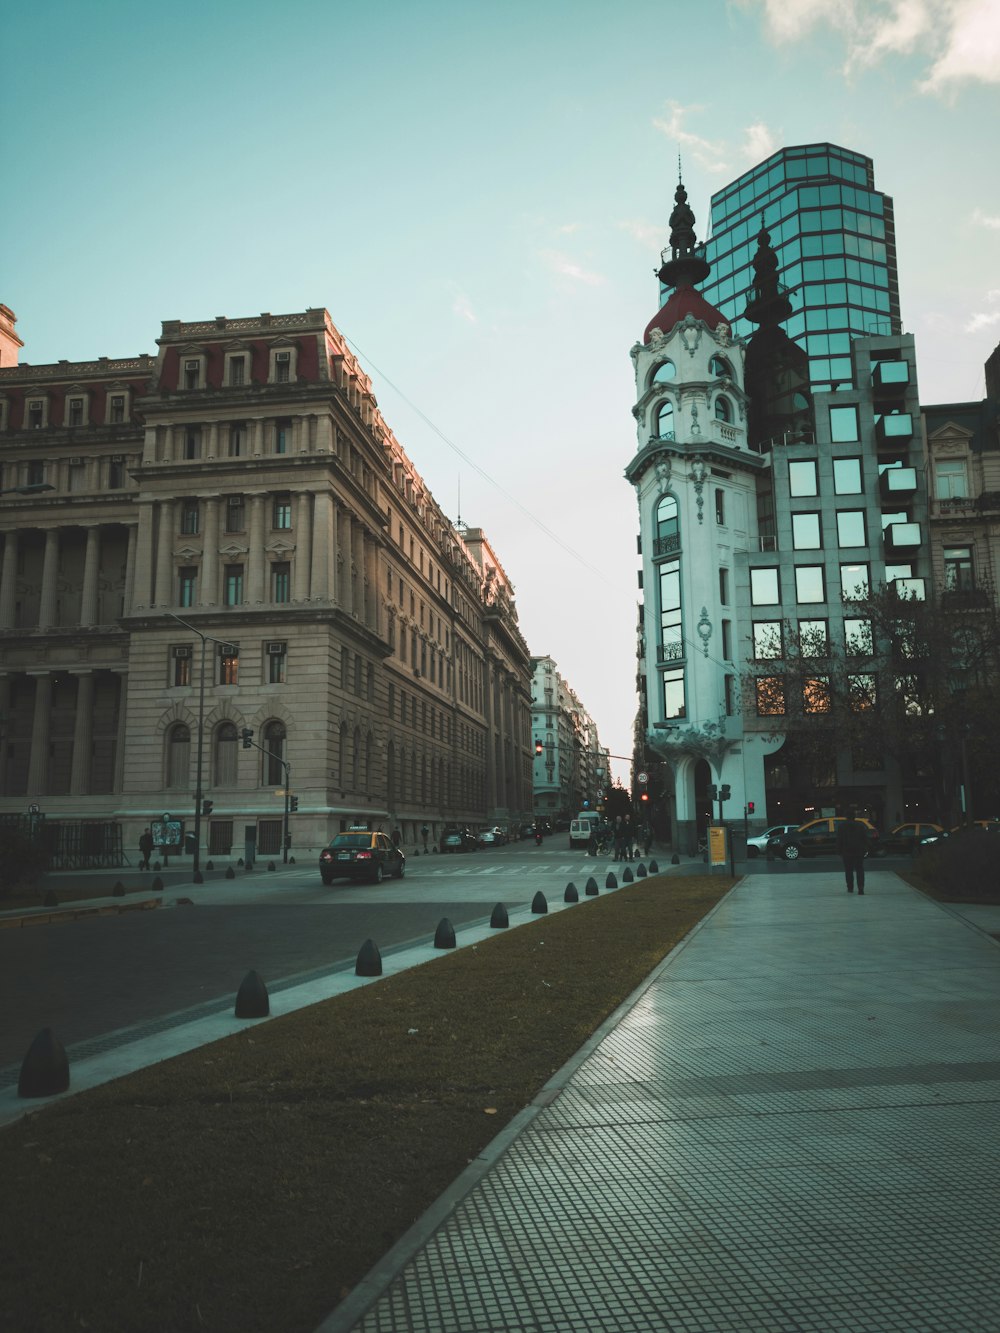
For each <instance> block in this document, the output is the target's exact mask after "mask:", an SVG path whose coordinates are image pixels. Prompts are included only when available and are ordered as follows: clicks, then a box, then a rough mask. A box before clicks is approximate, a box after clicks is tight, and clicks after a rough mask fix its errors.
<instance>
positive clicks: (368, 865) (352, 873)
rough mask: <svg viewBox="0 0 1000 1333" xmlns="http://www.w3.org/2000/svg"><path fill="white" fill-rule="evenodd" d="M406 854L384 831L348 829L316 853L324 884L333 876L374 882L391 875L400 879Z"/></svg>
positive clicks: (404, 869) (332, 879)
mask: <svg viewBox="0 0 1000 1333" xmlns="http://www.w3.org/2000/svg"><path fill="white" fill-rule="evenodd" d="M405 873H406V857H405V856H404V855H403V853H402V852H401V851H400V850H399V848H398V847H394V846H393V845H392V843H391V842H390V841H389V838H388V836H387V835H386V834H385V833H373V832H372V831H371V829H349V830H348V831H347V832H346V833H338V834H337V835H336V837H335V838H334V839H333V841H332V842H331V843H330V845H329V847H324V848H323V850H322V851H321V852H320V854H319V874H320V878H321V879H322V881H323V883H324V884H332V883H333V881H334V880H335V879H368V880H371V881H372V883H373V884H381V883H382V880H383V879H385V878H387V877H388V876H390V875H392V876H395V878H396V879H402V878H403V876H404V874H405Z"/></svg>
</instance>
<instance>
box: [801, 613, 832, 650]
mask: <svg viewBox="0 0 1000 1333" xmlns="http://www.w3.org/2000/svg"><path fill="white" fill-rule="evenodd" d="M829 651H830V633H829V627H828V626H827V623H826V621H825V620H800V621H799V653H800V655H801V656H802V657H826V656H827V655H828V654H829Z"/></svg>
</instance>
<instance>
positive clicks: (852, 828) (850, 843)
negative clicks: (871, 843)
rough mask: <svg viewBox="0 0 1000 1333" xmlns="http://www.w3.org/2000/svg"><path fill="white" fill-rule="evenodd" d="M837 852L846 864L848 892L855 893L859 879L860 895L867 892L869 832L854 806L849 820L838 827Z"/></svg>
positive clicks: (845, 874) (845, 875)
mask: <svg viewBox="0 0 1000 1333" xmlns="http://www.w3.org/2000/svg"><path fill="white" fill-rule="evenodd" d="M837 851H838V853H839V854H840V859H841V860H842V861H843V863H844V878H845V880H846V881H847V892H848V893H853V892H854V880H855V877H857V881H858V893H859V894H862V893H864V891H865V853H866V852H867V851H868V830H867V829H866V828H865V826H864V824H862V822H861V820H860V819H858V816H857V813H856V811H855V809H854V807H853V806H851V808H850V809H849V810H848V812H847V818H846V819H845V820H843V821H842V822H841V823H839V824H838V825H837Z"/></svg>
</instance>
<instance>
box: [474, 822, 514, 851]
mask: <svg viewBox="0 0 1000 1333" xmlns="http://www.w3.org/2000/svg"><path fill="white" fill-rule="evenodd" d="M506 841H507V834H506V833H504V831H503V829H502V828H501V827H500V825H499V824H490V825H488V826H487V827H486V828H481V829H480V830H479V843H480V846H482V847H503V846H504V844H505V843H506Z"/></svg>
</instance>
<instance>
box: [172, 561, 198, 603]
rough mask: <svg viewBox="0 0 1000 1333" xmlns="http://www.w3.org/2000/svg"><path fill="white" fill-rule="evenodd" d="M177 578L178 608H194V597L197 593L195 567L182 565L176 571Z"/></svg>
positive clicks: (196, 569)
mask: <svg viewBox="0 0 1000 1333" xmlns="http://www.w3.org/2000/svg"><path fill="white" fill-rule="evenodd" d="M177 578H178V584H177V604H178V606H194V603H195V597H196V595H197V592H198V567H197V565H182V566H181V568H180V569H179V570H178V571H177Z"/></svg>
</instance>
